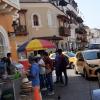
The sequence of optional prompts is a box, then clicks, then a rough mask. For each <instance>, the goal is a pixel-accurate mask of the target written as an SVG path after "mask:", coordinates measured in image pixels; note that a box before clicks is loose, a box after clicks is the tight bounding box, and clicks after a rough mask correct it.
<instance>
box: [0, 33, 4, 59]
mask: <svg viewBox="0 0 100 100" xmlns="http://www.w3.org/2000/svg"><path fill="white" fill-rule="evenodd" d="M4 48H5V47H4V42H3V38H2V36H1V33H0V58H2V57H3V56H5V53H4Z"/></svg>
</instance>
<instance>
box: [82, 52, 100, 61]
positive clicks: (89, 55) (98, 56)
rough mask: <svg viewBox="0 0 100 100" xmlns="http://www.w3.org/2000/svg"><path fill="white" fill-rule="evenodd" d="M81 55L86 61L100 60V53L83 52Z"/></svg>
mask: <svg viewBox="0 0 100 100" xmlns="http://www.w3.org/2000/svg"><path fill="white" fill-rule="evenodd" d="M83 55H84V58H85V59H86V60H95V59H100V51H90V52H84V53H83Z"/></svg>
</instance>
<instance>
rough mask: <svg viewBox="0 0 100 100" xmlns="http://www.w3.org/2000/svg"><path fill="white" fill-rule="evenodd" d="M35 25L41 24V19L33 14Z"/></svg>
mask: <svg viewBox="0 0 100 100" xmlns="http://www.w3.org/2000/svg"><path fill="white" fill-rule="evenodd" d="M33 25H34V26H39V19H38V16H37V15H33Z"/></svg>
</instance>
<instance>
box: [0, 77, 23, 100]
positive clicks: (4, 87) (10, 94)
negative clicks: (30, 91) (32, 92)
mask: <svg viewBox="0 0 100 100" xmlns="http://www.w3.org/2000/svg"><path fill="white" fill-rule="evenodd" d="M20 84H21V78H19V79H15V80H12V79H7V80H0V100H20V95H19V93H20Z"/></svg>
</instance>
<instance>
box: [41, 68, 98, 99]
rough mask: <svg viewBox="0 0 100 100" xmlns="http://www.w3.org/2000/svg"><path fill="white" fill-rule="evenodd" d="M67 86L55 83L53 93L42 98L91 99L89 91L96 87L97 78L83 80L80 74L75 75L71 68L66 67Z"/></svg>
mask: <svg viewBox="0 0 100 100" xmlns="http://www.w3.org/2000/svg"><path fill="white" fill-rule="evenodd" d="M67 72H68V78H69V82H68V86H66V87H64V86H60V85H55V95H54V96H49V97H47V96H45V97H44V99H43V100H58V99H57V98H58V96H60V97H61V100H91V92H92V90H93V89H97V88H99V87H98V82H97V80H94V79H92V80H89V81H88V80H85V79H84V78H83V77H82V76H80V75H75V74H74V70H73V69H68V71H67Z"/></svg>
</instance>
